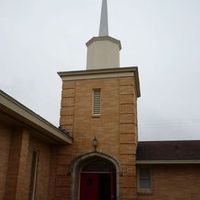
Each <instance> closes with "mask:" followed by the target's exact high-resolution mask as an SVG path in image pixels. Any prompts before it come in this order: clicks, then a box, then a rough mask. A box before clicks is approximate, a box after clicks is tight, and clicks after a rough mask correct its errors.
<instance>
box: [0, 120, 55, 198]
mask: <svg viewBox="0 0 200 200" xmlns="http://www.w3.org/2000/svg"><path fill="white" fill-rule="evenodd" d="M30 133H31V134H34V133H33V132H32V131H31V130H28V129H24V128H22V127H20V128H16V125H15V128H13V127H12V126H10V125H5V123H3V122H0V158H1V162H0V199H2V200H27V199H28V197H29V186H30V172H31V162H32V151H33V149H36V150H38V151H39V154H40V155H39V165H38V177H37V192H36V199H38V200H40V199H41V200H47V199H48V193H49V191H48V189H49V176H50V161H51V154H52V151H51V146H50V145H49V144H47V143H45V142H43V141H42V140H41V139H39V138H35V137H33V136H31V137H30Z"/></svg>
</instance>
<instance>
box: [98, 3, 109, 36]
mask: <svg viewBox="0 0 200 200" xmlns="http://www.w3.org/2000/svg"><path fill="white" fill-rule="evenodd" d="M108 34H109V33H108V7H107V0H102V8H101V21H100V27H99V36H108Z"/></svg>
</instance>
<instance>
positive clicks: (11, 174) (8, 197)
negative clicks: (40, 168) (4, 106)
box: [4, 129, 29, 200]
mask: <svg viewBox="0 0 200 200" xmlns="http://www.w3.org/2000/svg"><path fill="white" fill-rule="evenodd" d="M11 137H12V138H11V146H10V152H9V159H8V170H7V178H6V191H5V196H4V200H27V199H28V184H27V180H28V177H27V175H28V174H27V161H28V149H29V133H28V132H27V131H26V130H24V129H20V130H17V131H15V132H14V133H12V136H11Z"/></svg>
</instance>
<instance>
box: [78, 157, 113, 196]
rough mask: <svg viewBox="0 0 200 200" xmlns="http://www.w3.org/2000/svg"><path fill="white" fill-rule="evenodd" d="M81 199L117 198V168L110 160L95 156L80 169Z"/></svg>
mask: <svg viewBox="0 0 200 200" xmlns="http://www.w3.org/2000/svg"><path fill="white" fill-rule="evenodd" d="M79 187H80V200H115V199H116V169H115V166H114V165H113V164H112V163H111V162H110V161H108V160H106V159H102V158H99V157H94V158H92V159H90V160H89V161H87V162H86V163H85V164H84V165H83V167H82V169H81V171H80V186H79Z"/></svg>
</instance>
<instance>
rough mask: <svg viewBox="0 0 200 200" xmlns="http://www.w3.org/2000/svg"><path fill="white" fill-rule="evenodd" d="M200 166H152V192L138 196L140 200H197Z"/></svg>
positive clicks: (199, 185)
mask: <svg viewBox="0 0 200 200" xmlns="http://www.w3.org/2000/svg"><path fill="white" fill-rule="evenodd" d="M199 170H200V166H199V165H198V164H197V165H195V164H193V165H192V164H188V165H152V166H151V171H152V192H150V193H146V194H145V193H143V194H141V193H140V194H138V200H152V199H153V200H160V199H162V200H197V199H199V188H200V172H199Z"/></svg>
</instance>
